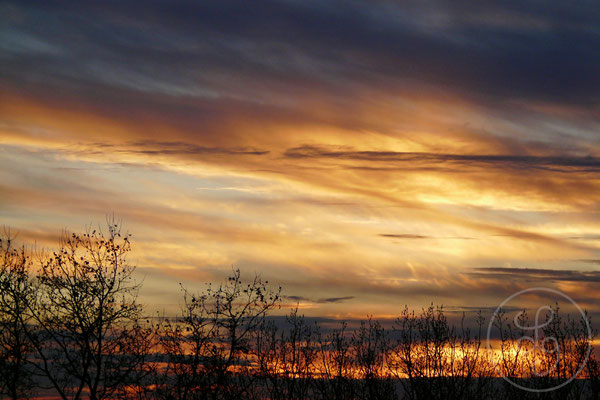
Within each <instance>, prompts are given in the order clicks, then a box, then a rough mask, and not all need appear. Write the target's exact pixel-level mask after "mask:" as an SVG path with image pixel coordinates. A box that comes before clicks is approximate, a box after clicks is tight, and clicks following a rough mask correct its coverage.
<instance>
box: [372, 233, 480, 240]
mask: <svg viewBox="0 0 600 400" xmlns="http://www.w3.org/2000/svg"><path fill="white" fill-rule="evenodd" d="M378 236H381V237H385V238H392V239H460V240H472V239H474V238H472V237H465V236H427V235H414V234H410V233H380V234H379V235H378Z"/></svg>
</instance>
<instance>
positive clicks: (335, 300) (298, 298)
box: [285, 296, 355, 304]
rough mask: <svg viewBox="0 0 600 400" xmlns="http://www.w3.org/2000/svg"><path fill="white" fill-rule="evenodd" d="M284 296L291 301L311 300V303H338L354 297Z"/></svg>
mask: <svg viewBox="0 0 600 400" xmlns="http://www.w3.org/2000/svg"><path fill="white" fill-rule="evenodd" d="M285 298H286V299H288V300H291V301H296V302H300V301H306V302H311V303H319V304H325V303H340V302H342V301H346V300H352V299H354V298H355V297H354V296H344V297H327V298H322V299H317V300H311V299H309V298H307V297H303V296H285Z"/></svg>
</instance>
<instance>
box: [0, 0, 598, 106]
mask: <svg viewBox="0 0 600 400" xmlns="http://www.w3.org/2000/svg"><path fill="white" fill-rule="evenodd" d="M2 11H3V12H2V13H1V14H2V15H3V16H2V17H1V20H0V21H1V22H2V26H3V27H4V29H3V31H4V35H3V36H2V48H3V56H2V63H1V64H0V65H2V66H1V67H0V68H1V71H2V76H3V77H5V78H6V79H7V80H8V81H9V82H13V83H14V84H15V85H26V84H34V86H32V87H35V85H39V84H43V85H45V86H48V85H49V86H60V87H61V91H62V93H63V94H64V93H66V92H73V93H77V94H78V95H81V96H85V97H94V96H98V95H100V91H101V88H102V87H103V86H104V87H105V86H109V87H121V88H127V89H130V90H137V91H141V92H145V93H151V92H152V93H161V94H163V95H166V96H193V97H198V98H204V99H208V100H215V99H219V98H223V97H229V98H237V99H242V100H244V101H247V102H258V103H260V102H267V103H271V102H273V101H278V100H282V99H284V98H285V99H287V101H288V102H289V100H290V99H289V93H290V90H291V89H293V90H294V93H295V95H297V96H298V95H302V94H307V93H314V92H315V91H316V92H318V93H320V94H321V95H323V96H325V97H329V96H328V95H327V94H328V93H333V94H334V95H336V94H337V95H339V94H341V93H347V94H351V93H352V92H353V91H354V90H355V89H356V88H357V87H367V86H368V87H377V88H380V89H382V90H385V89H386V88H390V87H395V88H407V87H412V86H414V85H416V86H423V85H424V86H427V87H438V88H445V89H446V90H450V91H453V92H459V93H462V94H464V95H466V96H473V97H477V98H480V99H488V100H490V101H494V102H497V103H498V102H499V103H502V102H503V101H504V100H506V99H530V100H531V99H534V100H539V101H547V102H554V103H571V104H577V105H580V106H581V107H589V106H592V105H593V104H596V103H597V101H598V99H599V93H600V81H599V80H598V79H597V70H598V66H599V64H600V55H599V54H598V52H597V48H598V47H599V45H600V35H599V34H598V32H597V29H596V26H597V24H598V21H599V20H600V10H599V8H598V7H597V4H596V3H594V2H592V1H584V2H579V3H578V5H577V7H572V6H571V5H570V4H568V3H566V2H559V1H549V2H543V3H542V2H538V1H530V2H518V1H505V2H496V1H491V0H488V1H482V2H478V4H477V5H473V4H472V3H471V2H467V1H442V2H435V3H430V2H408V3H407V2H388V1H379V2H362V1H353V0H347V1H342V2H337V1H336V2H334V1H303V2H298V1H275V0H270V1H262V2H259V3H252V4H249V3H247V2H243V1H233V2H227V3H224V2H221V1H217V0H213V1H202V2H194V1H174V2H168V3H165V2H162V1H145V2H116V1H109V2H102V4H101V5H100V4H98V3H96V2H92V1H80V2H75V3H73V2H62V1H47V2H5V3H4V6H3V8H2ZM240 82H245V85H243V86H241V85H239V83H240ZM90 86H96V88H97V89H99V90H98V91H96V92H86V91H85V89H89V88H90ZM259 89H261V90H259ZM92 93H93V94H92ZM115 95H117V94H115ZM117 96H118V95H117Z"/></svg>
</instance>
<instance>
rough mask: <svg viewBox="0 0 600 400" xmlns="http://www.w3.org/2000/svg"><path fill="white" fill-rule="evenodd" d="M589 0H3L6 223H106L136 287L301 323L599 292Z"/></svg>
mask: <svg viewBox="0 0 600 400" xmlns="http://www.w3.org/2000/svg"><path fill="white" fill-rule="evenodd" d="M599 49H600V8H599V7H598V3H597V2H596V1H577V2H568V1H549V0H544V1H530V2H523V1H496V0H483V1H477V2H472V1H456V0H453V1H426V0H419V1H368V2H367V1H360V2H359V1H346V0H338V1H325V0H315V1H312V0H302V1H300V0H282V1H256V2H255V1H237V2H235V1H227V2H224V1H217V0H215V1H199V0H198V1H192V0H190V1H178V2H154V1H151V0H150V1H144V2H137V3H136V2H121V1H108V2H92V1H90V2H87V1H75V2H61V1H57V2H55V1H31V2H29V1H19V2H13V1H10V0H8V1H3V2H2V3H1V4H0V221H1V223H2V225H4V226H7V227H11V229H12V230H13V231H18V232H20V234H19V240H20V241H22V242H25V243H33V242H36V243H37V246H38V247H45V248H52V247H53V246H55V245H56V239H57V237H58V236H59V234H60V233H61V231H62V230H63V229H64V228H67V229H69V230H73V231H82V230H84V229H85V226H86V225H89V224H90V223H93V224H95V225H98V224H102V223H104V221H105V218H106V215H108V214H113V213H114V215H115V216H116V217H117V218H119V219H121V220H122V221H123V225H124V226H125V227H126V228H127V230H128V231H129V232H131V233H132V234H133V246H134V250H133V253H132V255H131V261H132V262H133V263H135V264H136V265H137V266H138V270H137V276H138V277H139V279H140V280H142V279H143V285H144V286H143V289H142V292H141V298H142V299H143V301H144V302H145V303H146V304H149V305H150V306H151V307H154V308H156V309H163V308H169V307H172V306H173V307H174V306H176V305H177V304H178V302H179V298H180V297H179V296H180V291H179V286H178V283H179V282H182V283H183V284H184V285H185V286H187V287H190V288H194V289H196V288H198V289H200V288H202V285H203V283H204V282H207V281H219V280H222V279H223V278H224V277H226V276H227V275H228V274H229V273H231V269H232V266H233V267H236V268H240V269H241V270H242V271H243V273H244V274H246V275H252V274H254V272H257V273H260V274H261V276H262V277H263V278H265V279H267V280H269V281H270V282H272V283H274V284H276V285H281V286H282V287H283V289H284V292H283V293H284V295H285V297H284V303H286V304H295V303H296V302H299V304H300V307H301V308H302V309H303V312H304V313H306V314H307V315H313V316H323V317H335V318H354V317H364V316H365V315H366V314H367V313H369V314H374V315H375V316H380V317H386V316H391V315H394V314H396V313H398V311H399V310H400V309H401V308H402V307H403V306H404V305H405V304H408V305H409V306H412V307H420V306H424V305H428V304H429V303H431V302H435V303H436V304H444V305H446V306H447V307H449V308H451V309H453V310H471V309H473V308H475V307H495V306H497V305H498V304H499V303H500V302H501V301H502V300H503V299H504V298H505V297H506V296H508V295H510V294H512V293H514V292H516V291H517V290H519V289H523V288H527V287H533V286H545V287H553V288H557V289H560V290H562V291H564V292H565V293H567V294H569V295H570V296H572V297H573V298H574V299H576V300H577V302H578V303H579V304H580V305H581V307H586V308H592V309H593V307H594V304H597V302H598V300H600V291H598V285H599V284H600V51H599Z"/></svg>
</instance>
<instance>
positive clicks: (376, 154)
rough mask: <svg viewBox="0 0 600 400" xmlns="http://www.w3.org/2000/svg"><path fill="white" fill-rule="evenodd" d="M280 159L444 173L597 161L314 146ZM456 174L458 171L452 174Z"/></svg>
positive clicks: (597, 166) (597, 164) (596, 162)
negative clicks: (463, 168)
mask: <svg viewBox="0 0 600 400" xmlns="http://www.w3.org/2000/svg"><path fill="white" fill-rule="evenodd" d="M284 155H285V156H286V157H288V158H294V159H296V158H297V159H303V158H307V159H311V158H326V159H341V160H358V161H367V162H386V163H395V164H398V165H402V164H406V165H407V168H409V169H410V168H411V167H412V166H414V165H415V163H417V164H419V165H422V164H427V165H430V166H432V167H435V166H438V167H439V168H440V169H444V168H445V167H446V164H463V165H469V166H470V167H476V166H479V167H490V166H491V167H497V168H511V169H515V170H519V171H523V170H526V169H542V170H550V171H556V172H570V171H574V172H598V171H600V158H597V157H592V156H585V157H569V156H525V155H493V154H481V155H479V154H435V153H417V152H397V151H355V150H334V149H326V148H321V147H317V146H307V145H305V146H299V147H295V148H291V149H288V150H286V151H285V153H284ZM455 171H458V170H455Z"/></svg>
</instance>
